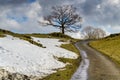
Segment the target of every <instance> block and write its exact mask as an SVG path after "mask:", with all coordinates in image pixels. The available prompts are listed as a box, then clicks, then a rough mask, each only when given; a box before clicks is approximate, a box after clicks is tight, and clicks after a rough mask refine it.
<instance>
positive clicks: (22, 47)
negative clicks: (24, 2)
mask: <svg viewBox="0 0 120 80" xmlns="http://www.w3.org/2000/svg"><path fill="white" fill-rule="evenodd" d="M33 39H34V41H36V42H40V43H42V44H43V46H46V48H41V47H38V46H35V45H33V44H31V43H29V42H27V41H24V40H20V39H19V38H15V37H12V36H7V37H4V38H0V68H3V69H5V70H7V71H10V72H12V73H15V72H17V73H21V74H25V75H34V76H41V77H42V76H45V75H48V74H51V73H54V72H56V71H55V70H54V69H58V68H63V67H65V66H66V64H64V63H62V62H60V61H57V59H55V58H54V56H56V57H65V58H73V59H75V58H77V55H76V54H75V53H73V52H70V51H67V50H65V49H62V48H60V47H58V46H60V45H61V44H62V43H61V42H58V39H48V38H33Z"/></svg>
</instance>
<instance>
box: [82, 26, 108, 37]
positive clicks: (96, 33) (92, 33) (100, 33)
mask: <svg viewBox="0 0 120 80" xmlns="http://www.w3.org/2000/svg"><path fill="white" fill-rule="evenodd" d="M82 32H83V34H84V36H85V38H86V39H100V38H103V37H105V36H106V32H105V31H104V30H102V29H101V28H94V27H92V26H87V27H85V28H83V30H82Z"/></svg>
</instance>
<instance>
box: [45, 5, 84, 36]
mask: <svg viewBox="0 0 120 80" xmlns="http://www.w3.org/2000/svg"><path fill="white" fill-rule="evenodd" d="M81 19H82V18H81V17H80V16H79V15H78V14H77V12H76V8H75V7H73V6H72V5H64V6H54V7H52V12H51V14H50V15H48V16H45V17H44V20H45V21H47V23H45V24H46V25H52V26H54V27H56V28H59V29H60V30H61V33H63V34H64V33H65V31H75V30H78V29H80V27H81V26H80V24H79V23H80V21H81Z"/></svg>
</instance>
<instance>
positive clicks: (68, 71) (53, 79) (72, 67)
mask: <svg viewBox="0 0 120 80" xmlns="http://www.w3.org/2000/svg"><path fill="white" fill-rule="evenodd" d="M61 47H62V48H64V49H67V50H70V51H72V52H75V53H76V54H78V55H79V57H78V58H77V59H68V58H58V60H59V61H61V62H64V63H70V64H69V65H67V66H66V67H65V68H64V69H65V70H58V71H57V73H53V74H51V75H49V76H47V77H45V78H44V79H42V80H70V79H71V76H72V75H73V73H74V72H75V71H76V69H77V68H78V66H79V63H80V60H81V59H80V54H79V51H78V50H77V49H76V47H75V46H74V45H73V44H72V43H70V44H62V45H61Z"/></svg>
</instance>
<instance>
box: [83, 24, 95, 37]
mask: <svg viewBox="0 0 120 80" xmlns="http://www.w3.org/2000/svg"><path fill="white" fill-rule="evenodd" d="M93 31H94V27H92V26H87V27H85V28H83V30H82V33H83V34H84V36H85V38H86V39H93V37H94V36H93Z"/></svg>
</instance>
